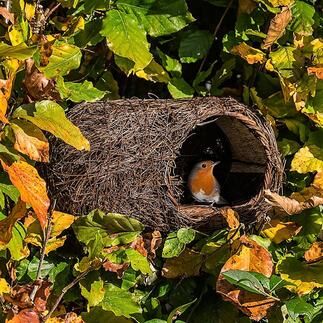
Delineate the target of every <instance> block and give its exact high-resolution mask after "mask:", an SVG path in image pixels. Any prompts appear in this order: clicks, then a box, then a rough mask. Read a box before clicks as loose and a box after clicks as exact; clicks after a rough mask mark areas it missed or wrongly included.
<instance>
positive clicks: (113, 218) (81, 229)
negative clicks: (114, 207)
mask: <svg viewBox="0 0 323 323" xmlns="http://www.w3.org/2000/svg"><path fill="white" fill-rule="evenodd" d="M73 229H74V232H75V234H76V237H77V239H78V240H79V241H81V242H83V243H85V244H86V245H88V243H89V242H90V241H91V240H93V239H94V238H95V235H96V233H98V234H100V235H101V237H102V240H103V244H104V246H106V247H107V246H111V245H118V244H126V243H129V242H132V241H133V240H134V239H135V238H136V237H137V236H138V235H139V234H140V232H141V231H142V230H143V229H144V226H143V225H142V224H141V223H140V222H139V221H137V220H135V219H132V218H130V217H127V216H124V215H121V214H117V213H108V214H105V213H103V212H102V211H99V210H94V211H92V212H91V213H89V214H88V215H87V216H83V217H79V218H78V219H77V220H76V221H75V222H74V224H73ZM111 234H114V236H113V237H110V235H111ZM115 234H117V235H115Z"/></svg>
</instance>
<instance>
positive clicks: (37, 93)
mask: <svg viewBox="0 0 323 323" xmlns="http://www.w3.org/2000/svg"><path fill="white" fill-rule="evenodd" d="M24 84H25V87H26V89H27V92H28V95H29V97H30V98H31V99H32V100H43V99H52V100H53V99H54V100H59V99H60V96H59V94H58V92H57V91H56V88H55V81H54V80H52V79H48V78H46V77H45V76H44V74H43V73H41V72H40V71H39V70H38V69H37V67H36V66H35V63H34V60H33V59H31V58H29V59H27V60H26V74H25V80H24Z"/></svg>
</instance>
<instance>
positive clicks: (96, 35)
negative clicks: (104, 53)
mask: <svg viewBox="0 0 323 323" xmlns="http://www.w3.org/2000/svg"><path fill="white" fill-rule="evenodd" d="M101 29H102V20H101V19H97V20H91V21H88V22H87V23H86V24H85V26H84V29H83V30H81V31H80V32H78V33H77V34H76V35H75V36H74V43H75V45H77V46H78V47H85V46H95V45H96V44H98V43H99V42H100V41H102V40H103V39H104V37H103V36H102V35H100V30H101Z"/></svg>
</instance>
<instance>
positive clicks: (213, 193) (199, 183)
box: [188, 160, 227, 204]
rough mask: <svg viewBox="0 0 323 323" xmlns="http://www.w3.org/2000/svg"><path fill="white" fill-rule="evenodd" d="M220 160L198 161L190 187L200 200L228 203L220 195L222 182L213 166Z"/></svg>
mask: <svg viewBox="0 0 323 323" xmlns="http://www.w3.org/2000/svg"><path fill="white" fill-rule="evenodd" d="M219 163H220V162H219V161H217V162H214V161H212V160H205V161H201V162H199V163H197V164H196V165H195V166H194V167H193V169H192V171H191V173H190V175H189V177H188V188H189V189H190V191H191V193H192V196H193V198H194V199H195V200H197V201H198V202H207V203H212V204H213V203H215V204H226V203H227V202H226V201H225V200H224V199H223V198H222V197H221V196H220V190H221V187H220V184H219V182H218V181H217V179H216V178H215V176H214V175H213V168H214V167H215V166H216V165H218V164H219Z"/></svg>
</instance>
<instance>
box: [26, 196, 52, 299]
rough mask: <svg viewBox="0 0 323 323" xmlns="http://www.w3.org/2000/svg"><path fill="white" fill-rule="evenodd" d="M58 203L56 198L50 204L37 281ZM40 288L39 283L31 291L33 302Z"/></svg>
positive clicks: (38, 276) (37, 276)
mask: <svg viewBox="0 0 323 323" xmlns="http://www.w3.org/2000/svg"><path fill="white" fill-rule="evenodd" d="M55 205H56V200H54V201H53V203H52V204H51V206H50V209H49V212H48V217H47V226H46V228H45V231H44V234H43V243H42V249H41V253H40V259H39V264H38V268H37V274H36V278H35V281H37V280H39V278H40V274H41V268H42V266H43V262H44V258H45V252H46V246H47V242H48V240H49V238H50V234H51V232H52V216H53V211H54V209H55ZM38 289H39V285H38V284H37V285H35V286H34V288H33V290H32V291H31V293H30V300H31V301H32V302H33V301H34V300H35V296H36V293H37V291H38Z"/></svg>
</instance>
